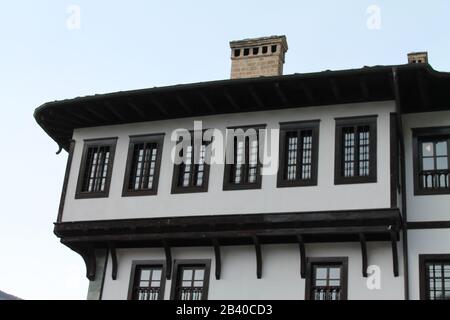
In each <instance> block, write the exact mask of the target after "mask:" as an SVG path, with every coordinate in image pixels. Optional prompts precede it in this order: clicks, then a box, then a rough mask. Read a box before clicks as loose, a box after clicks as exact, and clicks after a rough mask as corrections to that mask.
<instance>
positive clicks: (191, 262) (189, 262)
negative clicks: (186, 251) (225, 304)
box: [170, 259, 211, 300]
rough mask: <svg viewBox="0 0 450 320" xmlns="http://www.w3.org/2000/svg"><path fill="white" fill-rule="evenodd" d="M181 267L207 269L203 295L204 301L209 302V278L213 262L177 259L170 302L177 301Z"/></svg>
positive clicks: (174, 266)
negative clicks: (202, 267) (201, 267)
mask: <svg viewBox="0 0 450 320" xmlns="http://www.w3.org/2000/svg"><path fill="white" fill-rule="evenodd" d="M180 266H204V267H205V278H204V285H203V295H202V300H208V291H209V277H210V272H211V260H210V259H189V260H187V259H186V260H179V259H176V260H175V261H174V265H173V279H172V285H171V290H170V300H175V299H176V294H177V292H176V288H177V282H178V280H179V279H178V276H179V272H178V270H179V267H180Z"/></svg>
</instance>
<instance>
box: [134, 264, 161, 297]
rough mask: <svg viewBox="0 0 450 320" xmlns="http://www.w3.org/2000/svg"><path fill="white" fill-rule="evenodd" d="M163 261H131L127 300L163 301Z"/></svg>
mask: <svg viewBox="0 0 450 320" xmlns="http://www.w3.org/2000/svg"><path fill="white" fill-rule="evenodd" d="M165 277H166V276H165V262H164V261H133V265H132V267H131V279H130V288H129V290H128V300H164V286H165Z"/></svg>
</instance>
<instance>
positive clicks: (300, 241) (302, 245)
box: [297, 234, 306, 279]
mask: <svg viewBox="0 0 450 320" xmlns="http://www.w3.org/2000/svg"><path fill="white" fill-rule="evenodd" d="M297 241H298V249H299V250H300V276H301V277H302V279H305V275H306V251H305V241H304V240H303V236H302V235H301V234H299V235H297Z"/></svg>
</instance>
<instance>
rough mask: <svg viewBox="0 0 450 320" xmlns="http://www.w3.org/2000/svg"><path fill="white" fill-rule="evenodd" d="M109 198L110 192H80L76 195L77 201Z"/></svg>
mask: <svg viewBox="0 0 450 320" xmlns="http://www.w3.org/2000/svg"><path fill="white" fill-rule="evenodd" d="M108 197H109V192H79V193H76V194H75V199H95V198H108Z"/></svg>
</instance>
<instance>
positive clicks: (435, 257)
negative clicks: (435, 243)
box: [419, 254, 450, 300]
mask: <svg viewBox="0 0 450 320" xmlns="http://www.w3.org/2000/svg"><path fill="white" fill-rule="evenodd" d="M430 261H431V262H432V261H450V254H419V284H420V286H419V287H420V300H428V299H429V297H428V290H429V286H428V283H427V275H426V268H425V264H426V263H427V262H430Z"/></svg>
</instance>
